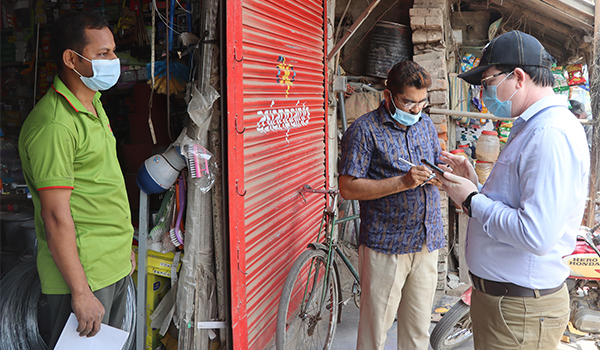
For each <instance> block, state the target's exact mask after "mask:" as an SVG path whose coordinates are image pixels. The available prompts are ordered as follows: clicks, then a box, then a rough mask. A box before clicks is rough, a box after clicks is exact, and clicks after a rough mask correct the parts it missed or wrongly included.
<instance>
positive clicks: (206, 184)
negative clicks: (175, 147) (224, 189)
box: [181, 136, 217, 193]
mask: <svg viewBox="0 0 600 350" xmlns="http://www.w3.org/2000/svg"><path fill="white" fill-rule="evenodd" d="M181 154H182V155H183V156H184V157H185V159H186V162H187V165H188V170H189V172H190V182H191V183H192V184H193V185H194V186H196V187H198V188H199V189H200V191H202V193H207V192H208V191H210V189H211V188H212V187H213V185H214V184H215V178H216V174H217V162H216V161H215V157H214V155H213V154H212V153H210V152H209V151H208V150H207V149H206V148H204V147H202V146H201V145H199V144H197V143H195V142H193V141H192V140H191V139H190V138H188V137H187V136H186V137H185V138H184V140H183V142H182V147H181Z"/></svg>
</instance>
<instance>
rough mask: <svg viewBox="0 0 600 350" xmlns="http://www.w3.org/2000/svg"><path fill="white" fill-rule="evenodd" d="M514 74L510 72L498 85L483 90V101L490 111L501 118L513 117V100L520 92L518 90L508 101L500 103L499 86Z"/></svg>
mask: <svg viewBox="0 0 600 350" xmlns="http://www.w3.org/2000/svg"><path fill="white" fill-rule="evenodd" d="M512 73H513V72H510V74H508V75H507V76H506V77H505V78H504V79H502V81H501V82H500V83H498V85H489V86H488V87H487V88H486V89H484V90H483V94H482V96H481V97H482V100H483V103H485V106H486V107H487V109H488V111H490V112H491V113H492V114H493V115H495V116H496V117H499V118H510V117H512V112H511V111H512V102H511V99H512V98H513V96H514V95H515V94H516V93H517V91H519V89H517V90H516V91H515V92H514V93H513V94H512V95H511V96H510V97H509V98H508V100H506V101H500V100H499V99H498V86H500V84H502V83H503V82H504V81H505V80H506V79H507V78H508V77H509V76H510V75H511V74H512Z"/></svg>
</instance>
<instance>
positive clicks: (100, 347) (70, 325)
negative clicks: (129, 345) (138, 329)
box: [54, 313, 129, 350]
mask: <svg viewBox="0 0 600 350" xmlns="http://www.w3.org/2000/svg"><path fill="white" fill-rule="evenodd" d="M78 324H79V323H78V322H77V318H76V317H75V314H74V313H71V315H70V316H69V319H68V320H67V324H66V325H65V328H63V331H62V333H61V334H60V338H58V342H57V343H56V347H55V348H54V350H74V349H77V350H121V349H122V348H123V345H124V344H125V341H127V337H128V336H129V333H128V332H125V331H123V330H120V329H118V328H115V327H111V326H109V325H106V324H102V325H101V326H100V331H99V332H98V334H96V335H95V336H93V337H91V338H88V337H80V336H79V333H78V332H77V326H78Z"/></svg>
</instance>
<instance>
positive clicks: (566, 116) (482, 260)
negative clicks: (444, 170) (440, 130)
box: [466, 96, 590, 289]
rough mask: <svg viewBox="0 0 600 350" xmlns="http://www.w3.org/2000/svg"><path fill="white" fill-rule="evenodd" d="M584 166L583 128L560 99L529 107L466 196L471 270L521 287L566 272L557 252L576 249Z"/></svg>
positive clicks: (548, 282) (555, 281)
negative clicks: (480, 182) (486, 172)
mask: <svg viewBox="0 0 600 350" xmlns="http://www.w3.org/2000/svg"><path fill="white" fill-rule="evenodd" d="M548 107H550V108H548ZM589 168H590V155H589V152H588V145H587V142H586V136H585V132H584V130H583V127H582V126H581V123H579V121H578V120H577V119H576V117H575V116H574V115H573V114H572V113H571V112H570V111H569V110H568V109H567V99H566V98H565V97H564V96H548V97H545V98H543V99H541V100H539V101H537V102H536V103H534V104H533V105H532V106H531V107H529V108H528V109H527V110H526V111H525V112H524V113H523V114H522V115H521V116H519V118H517V120H515V122H514V123H513V128H512V130H511V135H510V138H509V140H508V143H507V145H506V146H505V148H504V150H503V151H502V153H501V154H500V156H499V157H498V161H497V162H496V164H495V165H494V169H493V170H492V172H491V174H490V176H489V178H488V180H487V182H486V183H485V185H484V186H483V187H482V188H481V194H478V195H476V196H474V197H473V199H472V202H471V212H472V216H473V217H472V219H470V221H469V227H468V232H467V247H466V260H467V264H468V266H469V269H470V270H471V272H472V273H473V274H475V275H476V276H478V277H481V278H484V279H488V280H491V281H498V282H510V283H514V284H517V285H520V286H523V287H527V288H534V289H546V288H554V287H557V286H558V285H560V284H561V283H562V282H563V281H564V280H565V279H566V278H567V277H568V276H569V268H568V267H567V266H566V265H564V264H563V263H562V260H561V259H562V257H563V256H565V255H568V254H570V253H572V252H573V249H574V248H575V242H576V237H577V231H578V228H579V226H580V223H581V219H582V217H583V212H584V208H585V204H586V198H587V194H588V193H587V189H588V181H589V179H588V176H589Z"/></svg>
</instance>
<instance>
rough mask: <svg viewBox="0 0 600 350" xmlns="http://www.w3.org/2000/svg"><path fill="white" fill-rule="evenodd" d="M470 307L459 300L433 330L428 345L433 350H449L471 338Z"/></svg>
mask: <svg viewBox="0 0 600 350" xmlns="http://www.w3.org/2000/svg"><path fill="white" fill-rule="evenodd" d="M470 311H471V307H470V306H469V305H467V304H465V302H464V301H462V300H459V301H458V302H457V303H456V304H454V306H452V308H450V310H449V311H448V312H446V314H445V315H444V316H443V317H442V319H441V320H440V322H438V324H437V325H436V326H435V328H433V331H432V332H431V337H430V339H429V344H431V347H432V348H433V350H450V349H455V348H456V347H458V346H460V345H462V344H464V343H465V342H466V341H468V340H469V339H471V338H472V337H473V328H472V326H471V312H470Z"/></svg>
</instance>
